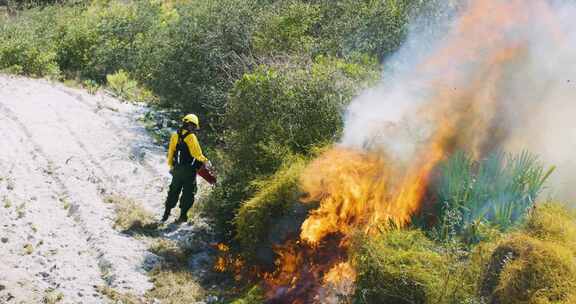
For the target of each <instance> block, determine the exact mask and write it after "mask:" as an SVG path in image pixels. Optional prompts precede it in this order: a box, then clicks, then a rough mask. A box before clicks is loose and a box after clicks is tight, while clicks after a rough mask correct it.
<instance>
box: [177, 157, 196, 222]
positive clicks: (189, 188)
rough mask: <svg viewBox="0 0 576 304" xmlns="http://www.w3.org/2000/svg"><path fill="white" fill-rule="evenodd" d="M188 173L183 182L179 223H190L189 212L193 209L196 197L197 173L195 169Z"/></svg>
mask: <svg viewBox="0 0 576 304" xmlns="http://www.w3.org/2000/svg"><path fill="white" fill-rule="evenodd" d="M190 169H192V168H190ZM188 171H189V172H186V173H187V174H186V179H185V180H184V181H183V188H182V197H180V218H179V219H178V221H179V222H187V221H188V211H189V210H190V208H192V204H194V195H196V171H195V170H193V169H192V170H188Z"/></svg>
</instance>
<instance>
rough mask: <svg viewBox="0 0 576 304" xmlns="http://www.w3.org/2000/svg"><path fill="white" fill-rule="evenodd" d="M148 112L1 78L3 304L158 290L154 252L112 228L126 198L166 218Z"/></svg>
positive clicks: (161, 169) (96, 299) (162, 173)
mask: <svg viewBox="0 0 576 304" xmlns="http://www.w3.org/2000/svg"><path fill="white" fill-rule="evenodd" d="M141 111H142V109H141V108H139V107H137V106H133V105H128V104H123V103H120V102H118V101H116V100H114V99H112V98H109V97H106V96H104V95H98V96H92V95H89V94H87V93H84V92H82V91H80V90H74V89H70V88H66V87H64V86H62V85H61V84H53V83H50V82H47V81H44V80H29V79H24V78H12V77H8V76H2V75H0V200H1V201H0V237H2V239H1V241H2V242H1V243H0V303H2V302H3V301H10V302H9V303H11V302H13V303H19V302H22V301H24V302H25V303H33V302H37V301H38V299H40V298H41V297H42V296H43V295H44V294H45V293H46V292H47V291H50V290H55V293H62V295H63V297H64V301H63V303H102V302H103V301H104V300H103V299H102V297H101V295H99V294H98V293H97V292H96V290H95V288H94V286H99V285H104V284H109V285H110V286H112V287H114V288H117V289H118V290H121V291H127V292H132V293H137V294H142V293H143V292H144V291H145V290H147V289H149V288H150V287H151V283H150V282H149V281H148V278H147V277H146V275H145V273H144V270H143V265H147V263H149V260H153V259H152V257H151V256H150V255H149V254H148V253H147V252H146V250H145V249H146V248H145V245H144V244H143V243H142V242H141V241H138V240H136V239H134V238H130V237H128V236H126V235H123V234H120V233H118V232H117V231H115V230H114V229H113V228H112V225H111V221H112V219H113V217H114V211H113V209H112V206H110V204H107V203H105V202H104V201H103V200H102V198H103V197H104V196H105V195H106V194H108V193H117V194H121V195H124V196H126V197H129V198H133V199H135V200H136V201H137V202H138V203H140V204H141V205H143V206H144V207H145V208H146V209H148V210H150V211H152V212H154V213H159V212H160V209H161V205H162V201H163V199H164V192H165V191H164V189H165V187H166V183H167V180H168V179H167V173H166V169H165V164H164V152H163V150H162V149H161V148H160V147H157V146H155V145H154V144H153V143H152V141H151V139H150V138H149V137H148V136H147V134H146V132H145V130H144V129H143V128H142V126H141V125H140V124H139V123H138V122H137V121H136V118H137V117H138V115H139V113H140V112H141Z"/></svg>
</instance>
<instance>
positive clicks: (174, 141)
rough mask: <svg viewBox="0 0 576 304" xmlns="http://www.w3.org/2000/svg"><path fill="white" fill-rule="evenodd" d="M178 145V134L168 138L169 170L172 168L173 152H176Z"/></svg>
mask: <svg viewBox="0 0 576 304" xmlns="http://www.w3.org/2000/svg"><path fill="white" fill-rule="evenodd" d="M177 144H178V134H176V133H173V134H172V136H171V137H170V144H168V155H167V157H168V166H169V167H170V170H172V169H173V168H174V152H176V145H177Z"/></svg>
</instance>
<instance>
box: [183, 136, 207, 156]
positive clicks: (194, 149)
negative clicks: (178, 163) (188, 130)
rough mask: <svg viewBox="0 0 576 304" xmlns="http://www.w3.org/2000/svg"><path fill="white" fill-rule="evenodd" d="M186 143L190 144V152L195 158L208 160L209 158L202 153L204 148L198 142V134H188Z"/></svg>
mask: <svg viewBox="0 0 576 304" xmlns="http://www.w3.org/2000/svg"><path fill="white" fill-rule="evenodd" d="M185 141H186V144H187V145H188V149H189V150H190V154H192V157H194V158H195V159H197V160H199V161H201V162H202V163H205V162H207V161H208V158H206V156H204V154H202V148H200V143H199V142H198V138H196V134H190V135H188V136H186V139H185Z"/></svg>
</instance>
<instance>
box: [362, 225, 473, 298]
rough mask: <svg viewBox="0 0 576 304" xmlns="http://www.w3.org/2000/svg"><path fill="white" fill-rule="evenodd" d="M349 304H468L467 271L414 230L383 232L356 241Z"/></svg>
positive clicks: (468, 283) (463, 264)
mask: <svg viewBox="0 0 576 304" xmlns="http://www.w3.org/2000/svg"><path fill="white" fill-rule="evenodd" d="M352 260H353V263H354V265H355V267H356V269H357V272H358V277H357V287H356V293H355V295H354V297H355V301H354V303H398V304H404V303H406V304H412V303H430V304H432V303H434V304H437V303H470V302H471V301H472V299H473V298H474V292H475V286H474V282H473V281H472V282H470V281H469V278H471V277H473V276H468V275H466V274H467V273H466V272H467V269H468V267H467V266H468V265H467V264H466V263H465V262H466V261H465V260H464V261H463V262H461V261H459V260H458V259H453V258H452V257H451V256H450V255H449V254H446V253H443V252H442V251H441V250H440V248H439V247H438V246H437V245H436V244H434V243H433V242H432V241H430V240H429V239H427V238H426V236H425V235H424V234H423V233H422V232H421V231H419V230H409V231H401V230H397V231H388V232H385V233H383V234H382V235H380V236H377V237H369V238H362V239H361V240H359V241H357V245H356V250H355V252H354V255H353V259H352Z"/></svg>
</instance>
